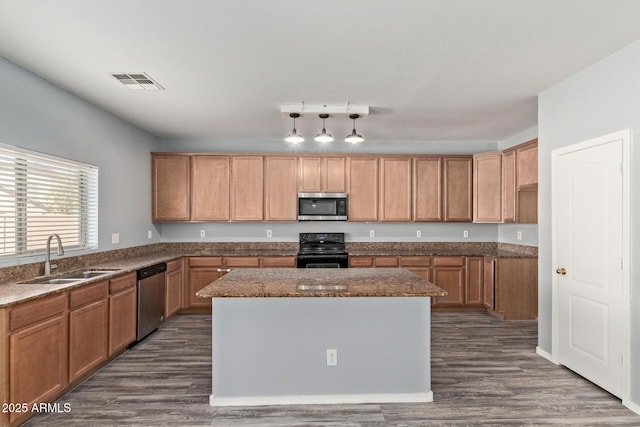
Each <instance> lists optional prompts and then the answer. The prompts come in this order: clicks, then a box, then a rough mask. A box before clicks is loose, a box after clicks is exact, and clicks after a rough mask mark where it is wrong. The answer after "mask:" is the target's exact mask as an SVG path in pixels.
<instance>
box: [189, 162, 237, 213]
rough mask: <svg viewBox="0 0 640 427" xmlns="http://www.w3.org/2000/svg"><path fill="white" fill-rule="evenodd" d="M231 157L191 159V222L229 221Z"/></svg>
mask: <svg viewBox="0 0 640 427" xmlns="http://www.w3.org/2000/svg"><path fill="white" fill-rule="evenodd" d="M229 174H230V171H229V157H228V156H205V155H197V156H193V157H192V158H191V220H192V221H228V220H229V185H230V182H229V180H230V175H229Z"/></svg>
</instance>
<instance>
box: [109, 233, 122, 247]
mask: <svg viewBox="0 0 640 427" xmlns="http://www.w3.org/2000/svg"><path fill="white" fill-rule="evenodd" d="M118 243H120V233H113V234H112V235H111V244H112V245H117V244H118Z"/></svg>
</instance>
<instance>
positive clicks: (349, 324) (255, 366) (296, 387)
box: [210, 297, 433, 406]
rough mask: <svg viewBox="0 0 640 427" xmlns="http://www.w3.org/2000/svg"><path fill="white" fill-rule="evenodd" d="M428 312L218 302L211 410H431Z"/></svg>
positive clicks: (390, 306) (327, 300) (417, 300)
mask: <svg viewBox="0 0 640 427" xmlns="http://www.w3.org/2000/svg"><path fill="white" fill-rule="evenodd" d="M430 304H431V301H430V298H429V297H303V298H299V297H284V298H263V297H262V298H261V297H256V298H215V297H214V298H213V312H212V313H213V328H212V333H213V359H212V364H213V366H212V394H211V397H210V404H211V405H212V406H238V405H241V406H245V405H289V404H341V403H388V402H431V401H432V400H433V394H432V392H431V367H430V364H431V360H430V338H431V337H430ZM331 350H335V351H336V354H337V358H336V365H335V366H327V365H328V359H329V357H328V355H327V351H331Z"/></svg>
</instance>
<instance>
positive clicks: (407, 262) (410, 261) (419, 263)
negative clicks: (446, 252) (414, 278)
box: [400, 256, 431, 267]
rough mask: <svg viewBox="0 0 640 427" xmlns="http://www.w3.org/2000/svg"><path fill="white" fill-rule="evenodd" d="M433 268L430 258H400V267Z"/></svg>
mask: <svg viewBox="0 0 640 427" xmlns="http://www.w3.org/2000/svg"><path fill="white" fill-rule="evenodd" d="M429 266H431V257H430V256H402V257H400V267H429Z"/></svg>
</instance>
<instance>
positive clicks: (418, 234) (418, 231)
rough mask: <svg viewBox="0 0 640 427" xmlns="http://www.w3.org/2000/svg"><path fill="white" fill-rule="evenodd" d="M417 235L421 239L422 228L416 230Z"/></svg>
mask: <svg viewBox="0 0 640 427" xmlns="http://www.w3.org/2000/svg"><path fill="white" fill-rule="evenodd" d="M416 237H417V238H418V239H419V238H421V237H422V230H417V231H416Z"/></svg>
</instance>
